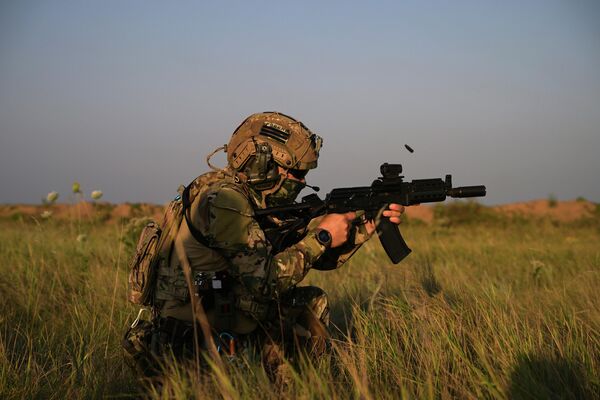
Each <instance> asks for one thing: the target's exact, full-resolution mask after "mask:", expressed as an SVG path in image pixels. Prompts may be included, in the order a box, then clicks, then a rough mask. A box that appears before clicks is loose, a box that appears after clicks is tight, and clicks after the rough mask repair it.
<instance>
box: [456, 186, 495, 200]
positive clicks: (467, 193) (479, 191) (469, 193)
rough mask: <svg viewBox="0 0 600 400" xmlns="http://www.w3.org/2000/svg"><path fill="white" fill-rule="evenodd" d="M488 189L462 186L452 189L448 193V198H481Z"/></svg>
mask: <svg viewBox="0 0 600 400" xmlns="http://www.w3.org/2000/svg"><path fill="white" fill-rule="evenodd" d="M485 194H486V189H485V186H483V185H480V186H461V187H456V188H452V189H450V190H449V191H448V196H450V197H455V198H462V197H481V196H485Z"/></svg>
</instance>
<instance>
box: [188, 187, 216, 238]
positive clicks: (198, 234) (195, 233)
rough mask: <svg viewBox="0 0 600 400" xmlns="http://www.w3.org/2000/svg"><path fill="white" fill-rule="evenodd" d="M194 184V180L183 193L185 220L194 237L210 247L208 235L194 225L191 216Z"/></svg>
mask: <svg viewBox="0 0 600 400" xmlns="http://www.w3.org/2000/svg"><path fill="white" fill-rule="evenodd" d="M193 184H194V182H192V183H190V184H189V185H188V186H186V187H185V189H184V190H183V193H182V194H181V202H182V204H183V216H184V217H185V222H186V223H187V226H188V228H189V230H190V233H191V234H192V236H193V237H194V239H196V240H197V241H198V242H200V243H201V244H203V245H204V246H206V247H210V246H209V245H208V240H207V239H206V236H204V235H203V234H202V232H200V230H199V229H198V228H196V227H195V226H194V224H193V223H192V220H191V218H190V216H189V211H190V210H191V209H192V204H191V202H190V188H191V187H192V185H193Z"/></svg>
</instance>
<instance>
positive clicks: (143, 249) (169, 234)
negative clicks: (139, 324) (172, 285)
mask: <svg viewBox="0 0 600 400" xmlns="http://www.w3.org/2000/svg"><path fill="white" fill-rule="evenodd" d="M223 177H224V176H223V174H222V173H217V172H209V173H207V174H204V175H200V176H199V177H198V178H196V179H195V180H194V181H193V182H192V183H190V184H189V185H188V186H187V187H185V188H184V189H183V191H181V194H179V195H177V196H176V197H175V199H173V200H172V201H171V202H170V203H169V204H168V206H167V208H166V210H165V213H164V215H163V219H162V223H161V224H160V226H159V225H158V224H157V223H156V222H154V221H150V222H149V223H148V224H147V225H146V226H145V227H144V229H143V230H142V233H141V234H140V238H139V239H138V243H137V246H136V251H135V254H134V256H133V258H132V259H131V261H130V263H129V279H128V281H129V288H128V293H127V298H128V299H129V301H130V302H131V303H133V304H136V305H140V306H152V305H153V300H154V292H155V289H156V278H157V275H158V270H159V268H160V266H161V265H166V264H167V263H168V262H169V258H170V255H171V251H172V249H173V244H174V242H175V238H176V237H177V232H178V230H179V225H180V224H181V222H182V220H183V219H184V218H185V221H186V223H187V225H188V228H189V230H190V233H191V234H192V236H193V237H194V238H195V239H196V240H197V241H198V242H200V243H201V244H203V245H204V246H206V247H209V245H208V241H207V240H206V238H205V237H204V235H203V234H202V233H201V232H200V231H199V230H198V229H197V228H196V227H195V226H194V225H193V224H192V221H191V218H190V216H189V210H190V207H191V203H192V201H193V199H194V198H195V197H196V196H197V195H198V193H199V192H200V190H201V189H202V187H205V186H206V185H209V184H210V183H212V182H215V181H217V180H219V179H223Z"/></svg>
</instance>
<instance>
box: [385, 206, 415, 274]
mask: <svg viewBox="0 0 600 400" xmlns="http://www.w3.org/2000/svg"><path fill="white" fill-rule="evenodd" d="M377 235H378V236H379V241H380V242H381V246H382V247H383V249H384V250H385V252H386V254H387V255H388V257H389V258H390V260H391V261H392V262H393V263H394V264H398V263H399V262H400V261H402V260H403V259H404V258H405V257H406V256H408V255H409V254H410V252H411V251H412V250H411V249H410V248H409V247H408V246H407V245H406V242H405V241H404V238H403V237H402V234H401V233H400V229H399V228H398V225H396V224H394V223H392V222H390V220H389V218H386V217H381V220H380V221H379V224H378V225H377Z"/></svg>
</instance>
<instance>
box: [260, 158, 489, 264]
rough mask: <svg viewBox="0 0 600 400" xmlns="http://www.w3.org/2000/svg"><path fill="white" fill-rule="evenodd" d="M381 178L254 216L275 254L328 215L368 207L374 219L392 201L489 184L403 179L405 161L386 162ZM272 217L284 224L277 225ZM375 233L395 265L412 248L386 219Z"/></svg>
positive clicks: (442, 196)
mask: <svg viewBox="0 0 600 400" xmlns="http://www.w3.org/2000/svg"><path fill="white" fill-rule="evenodd" d="M380 171H381V177H379V178H377V179H376V180H375V181H373V183H372V184H371V186H359V187H350V188H339V189H333V190H332V191H331V192H329V193H328V194H327V195H326V196H325V200H321V199H320V198H319V196H317V195H316V194H314V193H313V194H310V195H308V196H304V197H303V198H302V200H301V201H300V202H299V203H294V204H290V205H285V206H279V207H270V208H264V209H257V210H255V216H256V218H257V220H258V222H259V224H260V225H261V227H262V229H263V230H264V232H265V234H266V236H267V239H268V240H269V242H270V243H271V245H272V246H273V249H274V250H275V252H279V251H281V250H283V249H285V248H287V247H289V246H291V245H292V244H294V243H297V242H298V241H299V240H300V239H301V238H302V237H303V235H305V232H306V227H307V226H308V223H309V222H310V220H311V219H313V218H315V217H318V216H321V215H324V214H343V213H347V212H350V211H357V210H364V211H365V216H366V218H367V219H375V218H376V217H377V215H378V213H379V211H380V210H381V209H382V208H383V207H387V205H388V204H390V203H397V204H402V205H404V206H411V205H415V204H421V203H434V202H440V201H444V200H446V197H453V198H464V197H480V196H485V194H486V188H485V186H482V185H480V186H462V187H455V188H454V187H452V176H451V175H446V178H445V179H444V180H442V179H441V178H435V179H415V180H413V181H412V182H405V181H404V177H403V176H401V175H400V174H401V173H402V165H401V164H388V163H384V164H383V165H381V167H380ZM268 216H274V217H276V218H277V219H278V220H279V221H282V223H275V222H274V221H273V220H272V219H271V218H268ZM377 235H378V236H379V240H380V242H381V245H382V246H383V248H384V250H385V252H386V253H387V255H388V257H389V258H390V260H391V261H392V262H393V263H394V264H397V263H399V262H400V261H401V260H402V259H404V258H405V257H406V256H408V255H409V254H410V252H411V250H410V248H409V247H408V246H407V245H406V242H405V241H404V239H403V238H402V235H401V234H400V230H399V229H398V226H397V225H396V224H394V223H392V222H390V220H389V219H388V218H380V219H379V222H378V224H377Z"/></svg>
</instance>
